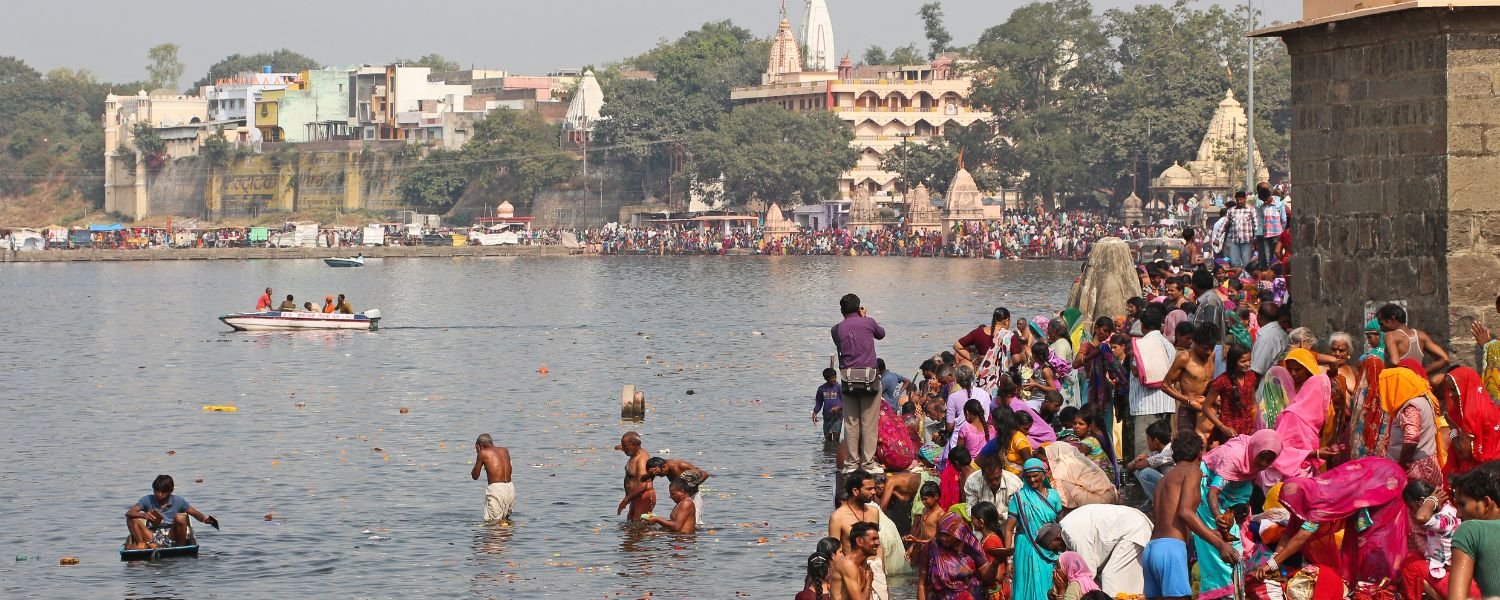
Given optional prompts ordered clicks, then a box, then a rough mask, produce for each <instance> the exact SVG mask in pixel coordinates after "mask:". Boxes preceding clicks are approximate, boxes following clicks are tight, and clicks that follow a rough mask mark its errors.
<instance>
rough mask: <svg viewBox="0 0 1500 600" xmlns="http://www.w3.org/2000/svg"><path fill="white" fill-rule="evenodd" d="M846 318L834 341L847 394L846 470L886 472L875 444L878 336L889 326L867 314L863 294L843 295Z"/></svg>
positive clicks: (837, 327) (877, 434) (834, 331)
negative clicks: (860, 299) (877, 458)
mask: <svg viewBox="0 0 1500 600" xmlns="http://www.w3.org/2000/svg"><path fill="white" fill-rule="evenodd" d="M839 310H840V311H841V312H843V314H844V320H843V321H840V322H839V324H838V325H834V326H833V329H832V330H831V333H832V334H833V345H834V347H835V348H837V349H838V354H839V379H840V380H841V381H842V382H843V396H844V454H845V455H846V456H847V457H848V458H847V459H846V462H845V463H844V471H845V472H849V471H854V470H855V469H864V470H866V471H868V472H871V473H882V472H884V471H885V469H884V468H883V467H882V466H881V465H880V463H877V462H875V444H876V442H878V441H879V439H880V432H879V427H880V404H879V403H880V374H879V372H878V371H877V370H876V357H875V340H883V339H885V329H882V328H881V327H880V324H879V323H876V322H875V319H871V318H870V317H867V316H865V307H863V306H860V303H859V296H856V295H854V294H845V295H844V297H843V298H840V299H839Z"/></svg>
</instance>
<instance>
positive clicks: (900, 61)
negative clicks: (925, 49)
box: [888, 44, 927, 65]
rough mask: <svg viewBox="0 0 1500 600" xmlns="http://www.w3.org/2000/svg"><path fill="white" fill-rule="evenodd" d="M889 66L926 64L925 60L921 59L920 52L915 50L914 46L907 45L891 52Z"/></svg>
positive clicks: (915, 46)
mask: <svg viewBox="0 0 1500 600" xmlns="http://www.w3.org/2000/svg"><path fill="white" fill-rule="evenodd" d="M888 60H889V64H893V65H922V64H927V59H925V58H923V57H922V51H921V50H918V49H917V45H916V44H907V45H905V46H901V47H899V48H896V49H895V50H892V51H891V55H890V57H889V59H888Z"/></svg>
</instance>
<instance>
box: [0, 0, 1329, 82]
mask: <svg viewBox="0 0 1500 600" xmlns="http://www.w3.org/2000/svg"><path fill="white" fill-rule="evenodd" d="M827 1H828V4H829V12H830V13H831V14H832V16H833V24H834V35H835V37H836V43H837V45H838V48H837V50H838V53H839V54H843V53H844V52H845V51H846V50H850V51H853V53H854V55H855V57H856V58H857V57H858V55H859V54H860V53H861V51H862V50H863V49H864V48H865V47H867V46H869V45H871V44H879V45H882V46H884V47H886V48H887V49H889V48H892V47H896V46H901V45H904V44H907V43H909V42H917V43H918V45H919V47H922V48H925V47H926V43H925V41H924V39H923V38H922V28H921V24H920V23H919V21H918V19H917V17H916V16H915V13H916V10H917V8H918V7H919V6H921V5H922V0H827ZM1162 3H1167V4H1170V3H1171V0H1162ZM1209 3H1216V4H1221V5H1225V6H1234V5H1236V4H1241V3H1242V0H1216V1H1211V0H1196V4H1197V5H1198V6H1205V5H1207V4H1209ZM7 4H9V6H7V8H6V13H7V15H8V16H7V17H6V18H5V19H3V20H0V40H3V41H0V55H14V56H18V57H20V58H21V59H22V60H25V61H26V62H27V63H28V64H30V65H31V66H32V67H34V68H36V69H37V70H40V71H43V72H45V71H47V70H49V69H53V68H56V67H71V68H84V69H89V70H90V71H93V72H94V73H95V74H96V75H98V77H99V78H100V79H103V80H108V81H128V80H137V79H144V78H145V76H146V72H145V71H146V70H145V66H146V62H147V61H146V49H147V48H150V47H151V46H153V45H156V44H159V43H162V42H173V43H176V44H177V45H179V46H181V48H182V49H181V53H180V55H179V56H180V58H181V59H182V61H183V63H185V64H186V65H187V70H186V72H185V73H184V74H183V79H182V81H181V82H180V83H181V84H182V85H184V86H185V85H188V84H190V83H192V82H193V81H194V80H196V79H197V78H199V77H202V76H203V73H204V72H206V71H207V70H208V67H209V65H211V64H213V63H215V62H217V61H218V60H220V59H222V58H224V57H225V56H228V55H230V54H234V53H242V54H250V53H255V52H260V51H268V50H273V49H276V48H283V47H284V48H289V49H291V50H294V51H297V52H301V53H303V54H306V55H308V56H311V57H313V58H315V59H317V60H319V61H323V62H324V63H326V64H328V65H334V66H346V65H350V64H359V63H372V64H374V63H380V62H383V61H389V60H394V59H398V58H416V57H418V56H421V55H423V54H427V53H429V52H436V53H438V54H442V55H443V56H446V57H448V58H450V59H453V60H455V61H457V62H459V63H460V64H463V65H465V66H468V65H470V64H472V65H473V66H475V67H481V68H493V69H504V70H508V71H511V72H513V73H528V74H536V73H545V72H547V71H550V70H552V69H554V68H556V67H576V66H581V65H585V64H596V63H605V62H610V61H613V60H617V59H620V58H623V57H626V56H630V55H633V54H637V53H639V52H641V51H643V50H646V49H649V48H651V47H652V46H654V45H656V43H657V41H658V40H660V39H662V38H676V37H677V36H678V35H680V34H681V33H682V32H684V31H686V30H688V29H694V28H697V26H698V25H700V24H702V23H703V22H705V21H710V20H718V19H732V20H733V21H734V22H735V23H736V24H738V25H740V26H742V27H746V28H748V29H750V30H752V31H754V32H755V33H756V34H757V35H761V36H769V35H771V34H772V33H774V32H775V29H776V23H777V13H778V10H779V2H778V1H776V0H571V1H557V0H541V1H531V2H520V1H517V0H447V1H445V2H420V1H412V0H403V1H396V0H359V1H357V2H354V1H347V0H256V1H254V2H239V3H227V4H226V3H215V2H202V1H188V0H132V1H130V2H115V1H109V2H105V1H102V0H86V1H83V2H76V1H67V0H63V1H57V0H52V1H46V0H44V1H19V2H10V3H7ZM1022 4H1023V3H1022V2H1017V1H1014V0H943V11H944V13H946V17H947V18H946V20H947V24H948V29H949V31H950V32H952V34H953V37H954V39H955V43H957V44H968V43H972V42H973V41H974V40H975V39H976V38H978V36H979V34H980V33H981V32H982V31H984V29H986V28H988V27H990V26H992V25H997V24H999V23H1001V22H1003V21H1004V20H1005V18H1006V17H1007V16H1008V15H1009V14H1010V11H1011V10H1012V9H1013V8H1015V7H1017V6H1021V5H1022ZM1136 4H1142V3H1141V2H1136V1H1135V0H1094V7H1095V9H1096V10H1098V11H1099V12H1103V11H1104V10H1106V9H1109V8H1120V7H1130V6H1134V5H1136ZM1256 4H1257V5H1258V7H1259V8H1260V10H1261V11H1262V13H1263V15H1264V19H1265V20H1266V21H1267V22H1269V21H1277V20H1279V21H1291V20H1295V19H1296V18H1298V17H1299V16H1300V13H1301V10H1300V4H1301V3H1300V2H1297V1H1296V0H1259V1H1257V2H1256ZM802 6H803V1H802V0H787V12H788V13H790V15H791V17H792V21H793V26H794V27H795V26H796V25H797V21H799V20H800V18H801V15H802Z"/></svg>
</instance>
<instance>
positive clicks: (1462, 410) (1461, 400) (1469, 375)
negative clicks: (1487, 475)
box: [1437, 367, 1500, 479]
mask: <svg viewBox="0 0 1500 600" xmlns="http://www.w3.org/2000/svg"><path fill="white" fill-rule="evenodd" d="M1437 391H1438V394H1439V395H1441V396H1442V398H1443V406H1444V408H1445V412H1447V413H1448V418H1449V419H1450V420H1451V421H1452V422H1451V423H1450V425H1452V426H1453V427H1455V428H1457V430H1458V432H1457V433H1458V435H1457V436H1455V437H1454V439H1453V451H1452V452H1450V453H1449V456H1448V464H1447V465H1446V466H1445V467H1444V469H1443V472H1444V474H1445V475H1447V477H1448V478H1449V479H1452V478H1453V476H1454V475H1459V474H1462V473H1467V472H1468V471H1469V470H1470V469H1473V468H1474V467H1477V466H1479V464H1480V463H1483V462H1486V461H1491V460H1496V459H1500V407H1497V406H1495V402H1494V400H1493V399H1491V398H1490V394H1489V392H1487V391H1486V390H1485V387H1484V380H1483V379H1482V378H1481V377H1480V376H1479V373H1478V372H1476V371H1475V370H1474V369H1470V368H1469V367H1457V368H1455V369H1453V370H1451V371H1448V374H1447V375H1444V376H1443V382H1442V385H1440V386H1438V390H1437Z"/></svg>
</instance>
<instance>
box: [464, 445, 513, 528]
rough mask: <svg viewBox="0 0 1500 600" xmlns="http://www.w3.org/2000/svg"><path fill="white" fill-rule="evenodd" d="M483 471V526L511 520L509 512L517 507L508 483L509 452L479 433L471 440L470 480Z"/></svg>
mask: <svg viewBox="0 0 1500 600" xmlns="http://www.w3.org/2000/svg"><path fill="white" fill-rule="evenodd" d="M481 467H483V468H484V476H485V481H488V482H489V485H488V486H486V487H485V488H484V520H485V522H486V523H489V522H494V521H500V522H502V523H504V522H507V521H510V511H511V510H512V509H514V508H515V506H516V486H514V485H512V484H511V482H510V450H507V449H506V448H505V447H504V446H496V445H495V439H494V438H492V437H490V434H488V433H481V434H479V439H477V440H474V468H473V469H472V470H470V471H469V477H470V478H471V479H475V480H477V479H479V469H480V468H481Z"/></svg>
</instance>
